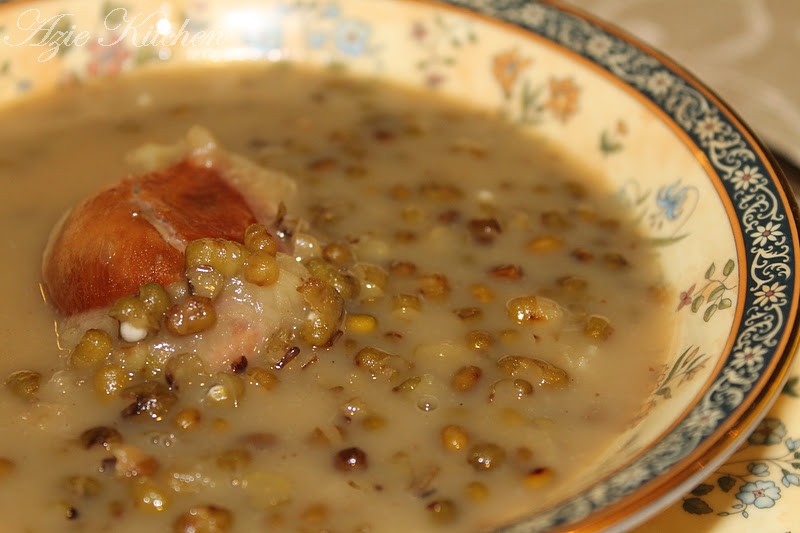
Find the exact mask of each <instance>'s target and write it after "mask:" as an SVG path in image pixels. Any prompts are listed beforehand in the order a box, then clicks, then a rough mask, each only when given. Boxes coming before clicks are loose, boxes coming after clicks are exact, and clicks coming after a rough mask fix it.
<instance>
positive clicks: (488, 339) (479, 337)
mask: <svg viewBox="0 0 800 533" xmlns="http://www.w3.org/2000/svg"><path fill="white" fill-rule="evenodd" d="M466 341H467V346H468V347H469V348H470V349H472V350H475V351H484V350H488V349H489V348H491V347H492V336H491V335H490V334H489V332H488V331H482V330H473V331H470V332H468V333H467V335H466Z"/></svg>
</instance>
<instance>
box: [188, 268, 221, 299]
mask: <svg viewBox="0 0 800 533" xmlns="http://www.w3.org/2000/svg"><path fill="white" fill-rule="evenodd" d="M186 279H187V281H188V283H189V290H190V291H191V293H192V294H193V295H195V296H202V297H204V298H209V299H211V300H215V299H216V298H217V297H218V296H219V295H220V294H222V290H223V288H224V287H225V276H223V275H222V272H219V271H217V270H214V268H212V267H210V266H208V265H198V266H196V267H192V268H188V269H186Z"/></svg>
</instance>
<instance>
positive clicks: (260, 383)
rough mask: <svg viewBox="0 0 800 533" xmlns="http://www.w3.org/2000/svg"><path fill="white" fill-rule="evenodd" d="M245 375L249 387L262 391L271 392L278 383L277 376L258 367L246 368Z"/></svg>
mask: <svg viewBox="0 0 800 533" xmlns="http://www.w3.org/2000/svg"><path fill="white" fill-rule="evenodd" d="M246 375H247V379H248V381H249V382H250V384H251V385H255V386H257V387H260V388H262V389H264V390H272V389H274V388H275V387H277V386H278V383H280V380H279V379H278V376H276V375H275V374H273V373H272V372H270V371H269V370H267V369H266V368H263V367H259V366H256V367H251V368H248V369H247V373H246Z"/></svg>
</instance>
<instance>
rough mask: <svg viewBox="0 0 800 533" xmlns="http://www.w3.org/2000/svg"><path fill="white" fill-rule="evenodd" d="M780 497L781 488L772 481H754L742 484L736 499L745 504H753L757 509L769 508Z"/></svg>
mask: <svg viewBox="0 0 800 533" xmlns="http://www.w3.org/2000/svg"><path fill="white" fill-rule="evenodd" d="M780 498H781V489H780V487H778V486H777V485H775V483H773V482H772V481H756V482H749V483H745V484H744V485H742V487H741V488H740V489H739V492H738V493H737V494H736V499H738V500H739V501H740V502H742V503H743V504H745V505H755V506H756V507H757V508H759V509H769V508H770V507H772V506H774V505H775V502H776V501H777V500H779V499H780Z"/></svg>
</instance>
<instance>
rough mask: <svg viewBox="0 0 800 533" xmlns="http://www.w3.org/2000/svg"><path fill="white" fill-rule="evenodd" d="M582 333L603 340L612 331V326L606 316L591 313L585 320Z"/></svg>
mask: <svg viewBox="0 0 800 533" xmlns="http://www.w3.org/2000/svg"><path fill="white" fill-rule="evenodd" d="M583 333H584V334H585V335H586V336H587V337H590V338H592V339H595V340H599V341H604V340H606V339H608V338H609V337H610V336H611V334H612V333H614V327H613V326H612V325H611V323H610V322H609V321H608V319H607V318H605V317H602V316H599V315H591V316H590V317H589V318H588V319H587V320H586V325H585V326H584V328H583Z"/></svg>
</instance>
